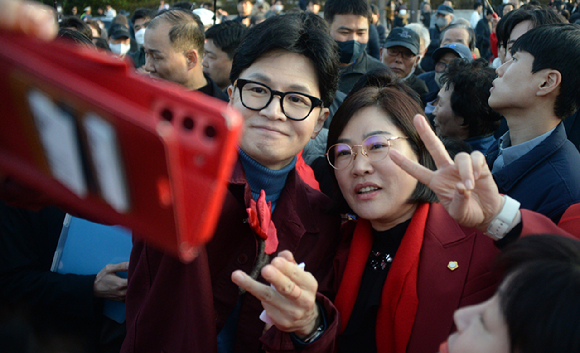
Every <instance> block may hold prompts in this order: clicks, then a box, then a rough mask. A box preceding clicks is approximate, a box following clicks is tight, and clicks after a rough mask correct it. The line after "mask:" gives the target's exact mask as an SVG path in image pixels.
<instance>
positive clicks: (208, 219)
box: [0, 32, 242, 262]
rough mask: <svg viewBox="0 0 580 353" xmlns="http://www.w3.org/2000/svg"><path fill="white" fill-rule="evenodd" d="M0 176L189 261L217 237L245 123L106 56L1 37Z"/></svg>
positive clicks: (209, 102) (198, 96)
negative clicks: (0, 118) (215, 232)
mask: <svg viewBox="0 0 580 353" xmlns="http://www.w3.org/2000/svg"><path fill="white" fill-rule="evenodd" d="M0 47H1V48H2V51H0V71H1V72H2V75H1V76H0V93H2V97H3V102H2V104H0V114H1V116H2V128H1V129H0V171H1V172H2V173H4V174H6V175H9V176H10V177H13V178H15V179H17V180H18V181H19V182H20V183H22V184H23V185H25V186H27V187H31V188H33V189H36V190H39V191H42V192H43V193H45V194H46V195H48V196H49V197H50V198H51V200H53V201H54V202H55V203H57V204H59V205H63V206H65V207H67V208H68V209H71V210H73V211H75V212H77V213H78V214H82V215H83V217H87V218H89V219H91V218H93V219H98V220H99V221H101V222H107V223H111V224H120V225H123V226H126V227H129V228H131V229H132V230H133V231H134V235H136V236H141V237H142V238H143V239H145V240H147V241H148V242H150V243H151V244H153V245H155V246H157V247H159V248H161V249H163V250H165V251H168V252H170V253H173V254H175V255H178V256H179V257H180V258H181V260H182V261H184V262H189V261H191V260H192V259H193V258H194V257H195V252H196V248H198V247H199V246H201V245H203V244H205V243H206V242H207V241H208V240H209V239H210V238H211V236H212V234H213V232H214V229H215V225H216V223H217V220H218V218H219V215H220V211H221V206H222V202H223V198H224V196H225V191H226V189H227V183H228V180H229V177H230V175H231V172H232V169H233V166H234V164H235V161H236V157H237V141H238V138H239V136H240V133H241V129H242V118H241V116H240V115H239V113H238V112H237V111H235V110H234V109H232V108H230V107H228V106H227V104H226V103H224V102H222V101H219V100H217V99H213V98H211V97H208V96H206V95H204V94H202V93H199V92H192V91H185V90H184V89H183V88H182V87H181V86H178V85H176V84H172V83H169V82H165V81H158V80H152V79H150V78H149V77H145V76H141V75H138V74H136V73H134V71H133V68H132V66H131V67H130V65H129V63H128V62H127V61H123V60H121V59H118V58H116V57H113V56H111V55H107V54H104V53H100V52H97V51H94V50H91V49H83V48H79V47H77V46H74V45H71V44H69V43H64V42H52V43H44V42H40V41H38V40H35V39H33V38H28V37H25V36H20V35H15V34H10V33H6V32H0Z"/></svg>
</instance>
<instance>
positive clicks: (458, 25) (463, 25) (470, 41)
mask: <svg viewBox="0 0 580 353" xmlns="http://www.w3.org/2000/svg"><path fill="white" fill-rule="evenodd" d="M453 28H461V29H464V30H466V31H467V33H468V34H469V36H468V42H467V46H468V47H469V50H471V51H474V50H475V32H474V31H473V28H471V26H470V25H469V24H468V23H463V22H457V23H452V24H450V25H449V26H447V27H445V29H444V30H443V31H441V34H440V35H439V38H440V39H443V37H444V36H445V32H447V31H448V30H450V29H453Z"/></svg>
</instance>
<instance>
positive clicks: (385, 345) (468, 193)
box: [234, 80, 561, 353]
mask: <svg viewBox="0 0 580 353" xmlns="http://www.w3.org/2000/svg"><path fill="white" fill-rule="evenodd" d="M382 85H384V86H381V83H378V86H373V85H372V83H371V86H367V87H363V88H362V89H360V90H358V91H356V92H355V93H351V95H350V96H349V97H348V98H347V99H346V100H345V101H344V103H343V104H342V106H341V107H340V108H339V110H338V111H337V113H336V114H335V116H334V118H333V121H332V123H331V125H330V131H329V135H328V152H327V158H328V162H329V164H330V166H331V168H332V170H333V171H334V178H335V181H336V185H337V186H338V189H339V190H338V192H337V194H338V197H336V205H337V207H338V208H339V210H340V211H341V212H342V213H346V214H350V215H351V217H350V218H351V219H352V218H357V220H351V221H348V222H347V223H345V224H344V225H343V228H342V232H341V233H342V243H341V246H340V247H339V249H338V253H337V256H336V257H335V259H334V265H335V268H334V269H335V277H334V290H335V292H334V293H333V294H332V296H333V297H334V307H332V308H329V307H327V306H324V307H321V308H320V309H324V310H320V312H319V316H317V317H316V316H315V317H308V316H305V315H302V309H300V308H301V307H302V308H303V307H308V304H310V305H314V301H311V302H308V300H307V298H303V297H302V291H303V288H313V287H314V288H315V287H316V281H315V279H314V278H313V277H312V276H310V277H308V276H304V275H303V272H301V271H299V270H296V271H294V272H290V273H288V271H287V272H286V277H284V276H280V278H275V276H274V275H273V274H270V273H268V276H267V277H268V278H267V279H268V280H269V281H271V282H273V283H274V284H275V287H276V288H279V289H278V290H280V289H283V290H284V291H285V292H286V293H287V295H286V296H289V297H297V298H299V300H298V301H301V302H299V303H297V304H298V305H296V307H292V303H291V302H289V301H285V302H283V301H279V300H277V299H278V298H277V296H272V295H271V293H270V297H269V296H268V295H265V294H264V293H260V292H261V291H266V289H263V288H259V289H257V288H253V286H251V285H246V284H244V287H245V288H247V289H248V290H249V291H251V292H252V293H257V294H256V295H258V296H259V297H260V298H262V303H263V306H264V308H265V309H266V312H267V313H268V314H269V315H270V314H272V315H277V316H280V317H285V318H286V320H287V321H286V322H285V325H286V326H288V327H290V326H291V325H292V323H296V324H300V325H304V322H305V321H306V322H308V320H312V322H315V321H314V320H319V318H320V317H322V319H323V321H324V322H326V326H325V327H326V328H325V329H321V331H322V332H321V333H320V334H319V335H318V336H317V337H316V339H315V340H313V341H311V342H309V344H308V345H306V346H301V347H300V349H302V351H308V352H332V351H333V350H334V349H335V348H336V347H338V352H400V353H403V352H407V353H409V352H412V353H425V352H433V353H434V352H437V349H438V347H439V344H440V343H441V342H443V341H444V340H445V339H446V338H447V336H448V335H449V334H450V333H452V332H453V330H454V324H453V312H454V311H455V310H456V309H458V308H459V307H461V306H465V305H471V304H476V303H480V302H482V301H484V300H486V299H488V298H490V297H491V296H492V295H493V294H494V292H495V290H496V287H497V283H498V278H497V277H496V276H495V275H494V274H493V273H492V272H491V267H492V263H493V260H494V258H495V256H496V255H497V254H498V252H499V250H498V247H501V246H502V245H504V244H505V243H509V242H511V241H513V240H514V239H516V238H517V237H518V236H519V235H520V234H528V233H529V232H530V230H534V231H543V232H551V233H554V232H561V231H558V230H557V228H556V226H555V225H554V224H553V223H551V222H550V221H549V220H548V219H546V218H545V217H544V218H542V217H541V216H540V218H541V219H542V220H543V223H541V222H540V223H537V224H536V223H535V222H536V221H537V220H536V219H531V218H530V215H529V214H528V213H527V212H526V211H519V204H518V203H517V202H516V201H515V200H513V199H510V198H507V197H506V198H504V197H502V196H501V195H499V193H498V191H497V187H496V186H495V183H494V181H493V178H492V177H491V173H490V172H489V169H488V168H487V164H485V159H484V157H483V155H482V154H481V153H476V154H474V155H472V156H470V155H467V154H465V153H464V154H460V155H458V156H457V157H456V161H457V165H456V164H454V162H453V160H451V158H450V157H449V155H448V154H447V152H446V151H445V148H444V147H443V145H442V143H441V141H440V140H439V139H438V138H437V136H435V134H434V133H433V131H432V130H431V129H430V127H429V125H428V124H427V122H426V121H425V120H424V119H423V118H421V119H418V118H416V119H415V121H414V120H413V118H414V117H415V116H416V115H418V114H421V107H420V105H419V103H417V101H416V97H415V98H413V97H412V96H411V95H409V93H408V88H403V87H402V84H401V83H400V82H397V81H396V80H392V81H391V82H390V83H385V82H383V83H382ZM423 141H426V142H425V143H424V142H423ZM429 150H430V151H431V154H430V153H429ZM431 155H433V156H434V158H432V157H431ZM435 162H436V163H435ZM399 165H401V166H402V167H403V168H401V167H400V166H399ZM436 166H437V167H438V168H439V169H438V170H437V171H436V172H434V171H433V170H434V169H435V167H436ZM473 171H475V173H476V174H475V175H476V176H477V177H474V176H473V174H470V173H473ZM409 172H410V173H411V174H408V173H409ZM416 178H419V179H420V180H421V181H422V182H423V183H422V182H419V181H418V180H417V179H416ZM467 179H469V180H470V181H469V182H468V181H466V180H467ZM439 201H440V202H441V203H439ZM532 217H533V216H532ZM520 220H523V221H525V222H523V221H522V222H520ZM523 225H525V227H524V226H523ZM516 226H517V227H516ZM511 230H513V231H512V232H510V231H511ZM484 232H486V233H487V234H484ZM506 234H507V235H506ZM504 236H505V239H503V240H500V239H501V238H504ZM494 240H495V242H494ZM281 257H283V258H284V259H286V258H290V256H289V255H282V256H281ZM277 260H278V258H277V259H275V260H274V261H272V266H270V267H268V268H265V270H264V271H263V273H264V272H265V271H266V270H267V271H268V272H272V273H276V271H280V272H284V266H285V263H284V261H282V260H280V262H278V263H277V262H276V261H277ZM308 265H309V264H308V263H306V271H308ZM234 275H235V274H234ZM311 299H312V300H314V299H313V298H311ZM320 300H321V298H320V297H317V298H316V302H320ZM278 320H279V322H284V321H283V320H282V319H280V318H279V319H278ZM297 348H298V347H297Z"/></svg>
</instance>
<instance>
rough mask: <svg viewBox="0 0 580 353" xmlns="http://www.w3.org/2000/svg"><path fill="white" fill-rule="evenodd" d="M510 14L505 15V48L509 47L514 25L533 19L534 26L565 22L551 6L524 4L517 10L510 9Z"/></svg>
mask: <svg viewBox="0 0 580 353" xmlns="http://www.w3.org/2000/svg"><path fill="white" fill-rule="evenodd" d="M508 14H509V15H510V16H509V17H507V15H506V16H504V17H506V22H505V23H504V24H503V33H502V37H503V41H502V45H503V47H504V48H507V44H508V41H509V39H510V35H511V33H512V31H513V30H514V27H515V26H517V25H518V24H520V23H521V22H524V21H531V22H532V27H533V28H535V27H538V26H541V25H547V24H553V23H564V20H563V19H562V17H561V16H560V15H558V13H557V12H556V11H554V10H552V9H550V8H543V7H537V6H533V5H524V6H522V7H520V8H519V9H517V10H513V11H510V12H509V13H508ZM498 42H499V37H498Z"/></svg>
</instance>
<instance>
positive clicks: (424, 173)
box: [389, 115, 504, 232]
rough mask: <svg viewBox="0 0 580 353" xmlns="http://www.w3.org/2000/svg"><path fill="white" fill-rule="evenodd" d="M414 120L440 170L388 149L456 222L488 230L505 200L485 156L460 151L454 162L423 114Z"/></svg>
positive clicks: (395, 159) (396, 161)
mask: <svg viewBox="0 0 580 353" xmlns="http://www.w3.org/2000/svg"><path fill="white" fill-rule="evenodd" d="M413 123H414V125H415V127H416V128H417V131H418V132H419V136H420V137H421V140H423V142H424V143H425V146H426V147H427V150H428V151H429V153H430V154H431V156H432V157H433V160H434V161H435V165H436V166H437V170H436V171H432V170H429V169H427V168H425V167H423V166H422V165H420V164H418V163H417V162H414V161H411V160H409V159H408V158H406V157H405V156H403V155H402V154H401V153H399V152H397V151H396V150H395V149H392V150H391V151H390V152H389V153H390V156H391V159H392V160H393V162H395V163H396V164H397V165H398V166H399V167H401V169H403V170H404V171H405V172H407V173H408V174H409V175H411V176H413V177H414V178H416V179H417V180H419V181H420V182H422V183H423V184H425V185H426V186H427V187H429V189H431V190H432V191H433V192H434V193H435V194H436V195H437V197H438V198H439V202H440V203H441V205H443V207H445V209H446V210H447V212H449V214H450V215H451V217H452V218H453V219H455V220H456V221H457V223H459V224H461V225H463V226H466V227H472V228H477V229H479V230H480V231H482V232H485V231H487V227H488V225H489V223H490V222H491V221H492V220H493V218H494V217H495V216H496V215H498V214H499V212H500V211H501V209H502V207H503V202H504V201H503V197H502V196H501V195H500V194H499V192H498V189H497V185H496V184H495V181H494V180H493V176H492V175H491V171H490V170H489V168H488V166H487V163H486V161H485V157H484V155H483V154H482V153H481V152H479V151H475V152H472V153H471V154H467V153H458V154H457V156H455V161H454V160H452V159H451V157H450V156H449V153H447V150H446V149H445V147H444V146H443V143H442V142H441V140H440V139H439V138H438V137H437V136H436V135H435V133H434V132H433V130H432V129H431V127H430V126H429V124H428V123H427V121H426V120H425V118H424V117H423V116H421V115H416V116H415V118H414V119H413Z"/></svg>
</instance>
